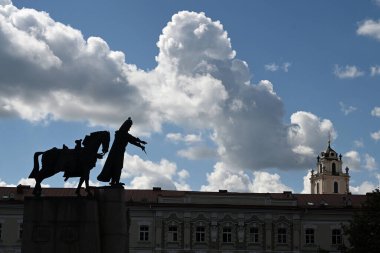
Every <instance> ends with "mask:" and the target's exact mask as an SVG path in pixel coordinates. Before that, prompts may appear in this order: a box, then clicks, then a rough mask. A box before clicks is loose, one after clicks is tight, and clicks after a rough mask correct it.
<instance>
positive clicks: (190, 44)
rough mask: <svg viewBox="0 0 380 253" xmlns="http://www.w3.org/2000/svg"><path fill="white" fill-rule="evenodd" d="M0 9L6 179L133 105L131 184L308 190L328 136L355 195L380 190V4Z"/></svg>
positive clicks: (69, 4)
mask: <svg viewBox="0 0 380 253" xmlns="http://www.w3.org/2000/svg"><path fill="white" fill-rule="evenodd" d="M0 4H1V5H0V43H1V44H2V46H1V49H0V121H1V124H0V128H1V131H0V138H1V140H2V141H1V143H2V145H1V147H0V153H1V154H2V155H1V159H0V168H1V170H0V171H1V173H0V184H1V185H17V184H18V183H33V181H31V180H26V177H27V176H28V175H29V173H30V170H31V169H32V166H33V164H32V162H33V161H32V158H33V154H34V152H36V151H41V150H47V149H50V148H52V147H54V146H56V147H61V146H62V144H66V145H68V146H69V147H73V146H74V140H75V139H79V138H83V137H84V136H85V135H86V134H88V133H90V132H92V131H97V130H109V131H110V132H111V134H112V135H113V131H114V130H115V128H117V127H119V126H120V125H121V124H122V123H123V121H124V120H125V119H126V118H127V117H128V116H131V117H132V119H133V120H134V126H133V128H132V130H131V133H132V134H134V135H136V136H139V137H140V138H141V139H145V140H146V141H147V142H148V143H149V144H148V145H147V152H148V156H146V155H145V154H144V153H142V152H141V150H139V149H138V148H136V147H133V146H128V148H127V154H126V157H125V166H124V170H123V173H122V181H123V182H124V183H125V184H126V186H127V187H133V188H150V187H152V186H161V187H162V188H165V189H179V190H190V189H191V190H218V189H228V190H231V191H254V192H274V191H279V192H281V191H283V190H289V189H291V190H293V191H295V192H307V190H308V186H307V184H306V186H305V185H304V181H305V176H307V173H308V171H309V170H310V169H311V168H313V167H314V166H315V162H316V159H315V157H316V155H317V154H318V153H319V152H321V151H323V150H324V149H325V148H326V145H327V141H328V136H329V134H330V135H331V136H332V146H333V148H334V149H335V150H336V151H337V152H338V153H341V154H342V155H343V160H344V163H345V164H344V166H348V167H350V169H351V170H350V171H351V184H350V185H351V191H352V192H353V193H364V192H366V191H371V190H372V189H374V188H375V187H378V185H379V179H380V172H379V163H378V161H379V160H380V157H379V153H378V149H379V145H380V143H379V140H380V124H379V123H380V102H379V100H378V96H379V94H380V87H379V81H380V60H379V53H378V52H380V51H379V49H380V21H379V18H380V3H379V2H378V1H291V2H290V1H112V2H110V3H105V2H104V1H71V0H70V1H64V2H61V1H60V2H53V1H45V0H43V1H39V0H37V1H13V2H11V1H9V0H0ZM112 140H113V139H112ZM112 140H111V141H112ZM101 167H102V162H101V161H99V162H98V166H97V167H96V168H95V169H93V170H92V173H91V178H92V184H94V185H101V184H99V182H97V181H96V176H97V175H98V174H99V172H100V170H101ZM61 176H62V175H61V174H58V175H56V176H54V177H52V178H50V179H47V180H46V181H44V183H45V184H48V185H49V186H50V187H62V186H64V183H63V180H62V177H61ZM75 180H76V179H72V180H70V181H69V183H66V184H65V186H66V187H69V186H73V185H75V183H76V181H75ZM306 182H307V177H306Z"/></svg>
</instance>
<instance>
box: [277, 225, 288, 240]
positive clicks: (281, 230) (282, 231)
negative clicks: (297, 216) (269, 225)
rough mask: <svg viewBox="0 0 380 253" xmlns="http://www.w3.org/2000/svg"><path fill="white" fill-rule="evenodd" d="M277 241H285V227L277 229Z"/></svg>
mask: <svg viewBox="0 0 380 253" xmlns="http://www.w3.org/2000/svg"><path fill="white" fill-rule="evenodd" d="M277 242H278V243H281V244H284V243H286V228H278V229H277Z"/></svg>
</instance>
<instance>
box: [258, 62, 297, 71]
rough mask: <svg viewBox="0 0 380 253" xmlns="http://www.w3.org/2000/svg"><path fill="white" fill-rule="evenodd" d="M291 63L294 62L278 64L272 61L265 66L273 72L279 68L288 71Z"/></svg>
mask: <svg viewBox="0 0 380 253" xmlns="http://www.w3.org/2000/svg"><path fill="white" fill-rule="evenodd" d="M291 65H292V64H291V63H290V62H284V63H283V64H281V65H278V64H276V63H270V64H266V65H264V68H265V70H267V71H271V72H276V71H278V70H282V71H284V72H288V71H289V68H290V66H291Z"/></svg>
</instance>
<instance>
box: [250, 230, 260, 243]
mask: <svg viewBox="0 0 380 253" xmlns="http://www.w3.org/2000/svg"><path fill="white" fill-rule="evenodd" d="M249 241H250V242H253V243H258V242H259V228H258V227H251V228H249Z"/></svg>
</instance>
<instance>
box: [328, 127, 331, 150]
mask: <svg viewBox="0 0 380 253" xmlns="http://www.w3.org/2000/svg"><path fill="white" fill-rule="evenodd" d="M328 143H329V147H330V144H331V131H329V141H328Z"/></svg>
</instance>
